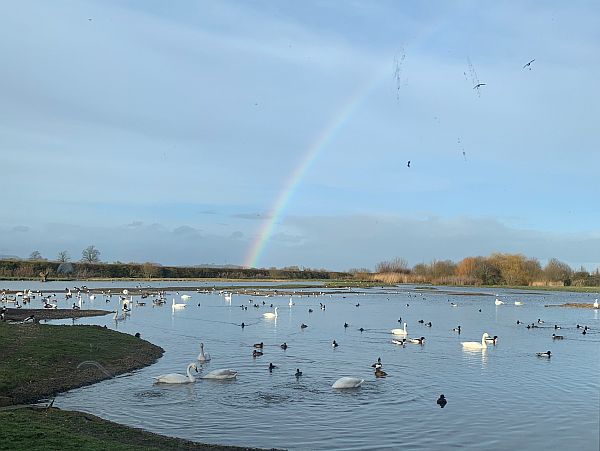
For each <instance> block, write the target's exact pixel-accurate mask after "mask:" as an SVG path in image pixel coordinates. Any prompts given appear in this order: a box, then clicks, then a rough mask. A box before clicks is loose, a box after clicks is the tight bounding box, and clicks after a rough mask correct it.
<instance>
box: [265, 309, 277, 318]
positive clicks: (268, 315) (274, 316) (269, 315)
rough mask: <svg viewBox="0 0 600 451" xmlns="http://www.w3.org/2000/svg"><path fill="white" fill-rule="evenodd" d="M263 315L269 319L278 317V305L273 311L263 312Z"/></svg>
mask: <svg viewBox="0 0 600 451" xmlns="http://www.w3.org/2000/svg"><path fill="white" fill-rule="evenodd" d="M263 316H264V317H265V318H267V319H271V318H277V307H275V310H273V311H272V312H267V313H263Z"/></svg>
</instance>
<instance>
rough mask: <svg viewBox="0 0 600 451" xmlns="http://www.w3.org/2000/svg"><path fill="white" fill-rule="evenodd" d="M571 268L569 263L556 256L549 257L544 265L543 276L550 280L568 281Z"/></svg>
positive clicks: (571, 271) (566, 282) (571, 272)
mask: <svg viewBox="0 0 600 451" xmlns="http://www.w3.org/2000/svg"><path fill="white" fill-rule="evenodd" d="M572 274H573V270H572V269H571V267H570V266H569V265H567V264H566V263H564V262H561V261H560V260H558V259H556V258H551V259H550V260H549V261H548V264H546V266H545V267H544V277H545V278H546V280H549V281H551V282H565V284H568V282H570V279H571V276H572Z"/></svg>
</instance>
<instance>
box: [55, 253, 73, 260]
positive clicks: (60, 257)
mask: <svg viewBox="0 0 600 451" xmlns="http://www.w3.org/2000/svg"><path fill="white" fill-rule="evenodd" d="M56 259H57V260H58V261H59V262H61V263H65V262H68V261H69V260H71V256H70V255H69V253H68V252H67V251H60V252H59V253H58V257H57V258H56Z"/></svg>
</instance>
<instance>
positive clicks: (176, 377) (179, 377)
mask: <svg viewBox="0 0 600 451" xmlns="http://www.w3.org/2000/svg"><path fill="white" fill-rule="evenodd" d="M192 368H193V369H194V370H196V373H197V372H198V367H197V366H196V364H195V363H193V362H192V363H190V364H189V365H188V366H187V371H186V373H187V376H184V375H183V374H177V373H170V374H163V375H161V376H156V377H154V378H153V379H154V383H155V384H189V383H192V382H196V379H195V378H194V376H192Z"/></svg>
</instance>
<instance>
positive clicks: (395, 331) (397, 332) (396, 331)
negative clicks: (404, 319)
mask: <svg viewBox="0 0 600 451" xmlns="http://www.w3.org/2000/svg"><path fill="white" fill-rule="evenodd" d="M390 332H392V333H393V334H394V335H408V332H407V330H406V323H404V329H392V330H391V331H390Z"/></svg>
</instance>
